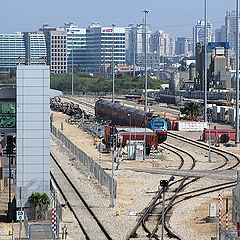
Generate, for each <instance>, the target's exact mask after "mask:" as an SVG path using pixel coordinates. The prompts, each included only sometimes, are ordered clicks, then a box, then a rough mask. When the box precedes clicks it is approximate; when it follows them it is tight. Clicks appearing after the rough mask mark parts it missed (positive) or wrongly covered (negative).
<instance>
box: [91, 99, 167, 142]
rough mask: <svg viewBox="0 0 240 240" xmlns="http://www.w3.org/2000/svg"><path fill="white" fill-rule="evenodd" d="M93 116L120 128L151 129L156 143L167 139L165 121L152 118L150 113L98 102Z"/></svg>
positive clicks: (102, 101)
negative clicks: (156, 136) (156, 137)
mask: <svg viewBox="0 0 240 240" xmlns="http://www.w3.org/2000/svg"><path fill="white" fill-rule="evenodd" d="M95 115H96V117H97V118H100V119H104V120H111V121H112V122H113V123H114V124H116V125H120V126H134V127H147V128H151V129H152V130H153V131H155V132H156V134H157V135H158V143H162V142H164V141H165V140H166V139H167V123H166V121H165V120H164V119H162V118H154V117H153V114H152V113H150V112H145V111H143V110H140V109H136V108H131V107H126V106H123V105H120V104H117V103H112V102H108V101H105V100H98V101H97V102H96V103H95Z"/></svg>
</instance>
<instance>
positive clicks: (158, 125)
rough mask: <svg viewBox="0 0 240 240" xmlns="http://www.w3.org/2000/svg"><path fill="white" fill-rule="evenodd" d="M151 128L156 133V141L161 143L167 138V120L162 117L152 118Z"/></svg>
mask: <svg viewBox="0 0 240 240" xmlns="http://www.w3.org/2000/svg"><path fill="white" fill-rule="evenodd" d="M151 129H152V130H154V131H155V132H156V134H157V135H158V142H159V143H163V142H164V141H166V140H167V122H166V121H165V120H164V119H163V118H153V119H152V121H151Z"/></svg>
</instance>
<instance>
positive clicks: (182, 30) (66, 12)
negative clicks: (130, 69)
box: [0, 0, 235, 37]
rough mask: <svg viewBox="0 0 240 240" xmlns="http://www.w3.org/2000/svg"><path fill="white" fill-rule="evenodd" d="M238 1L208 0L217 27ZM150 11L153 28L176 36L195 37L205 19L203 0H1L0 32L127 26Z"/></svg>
mask: <svg viewBox="0 0 240 240" xmlns="http://www.w3.org/2000/svg"><path fill="white" fill-rule="evenodd" d="M234 8H235V0H208V18H209V19H210V20H211V22H212V23H213V26H214V28H215V29H216V28H218V27H219V26H220V25H223V23H224V17H225V11H226V10H232V9H234ZM144 9H148V10H149V11H150V13H149V14H148V17H147V22H148V23H149V24H151V26H152V30H156V29H163V30H164V31H165V32H166V33H169V34H170V35H171V36H173V37H181V36H186V37H187V36H192V26H193V25H194V24H195V23H196V21H197V20H199V19H203V10H204V0H118V1H116V0H115V1H114V0H82V1H81V0H66V1H63V0H40V1H36V0H12V1H1V14H0V33H13V32H16V31H35V30H37V29H38V28H39V27H41V26H42V24H44V23H49V24H50V26H62V25H63V24H64V22H73V23H74V24H75V25H78V26H81V27H87V26H88V25H89V24H90V23H92V22H99V23H101V24H102V25H105V26H108V25H110V24H112V23H116V24H117V26H127V25H128V24H129V23H134V24H135V23H141V22H142V21H143V16H144V15H143V13H142V10H144Z"/></svg>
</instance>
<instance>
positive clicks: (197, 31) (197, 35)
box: [193, 20, 213, 54]
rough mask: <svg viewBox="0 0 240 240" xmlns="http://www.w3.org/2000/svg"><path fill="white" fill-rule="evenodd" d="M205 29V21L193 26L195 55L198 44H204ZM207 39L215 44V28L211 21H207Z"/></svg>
mask: <svg viewBox="0 0 240 240" xmlns="http://www.w3.org/2000/svg"><path fill="white" fill-rule="evenodd" d="M204 28H205V20H199V21H198V22H197V24H196V25H195V26H193V52H194V54H195V47H196V44H197V43H199V42H200V43H201V44H204ZM206 29H207V31H206V39H207V43H208V42H213V26H212V24H211V23H210V21H209V20H207V28H206Z"/></svg>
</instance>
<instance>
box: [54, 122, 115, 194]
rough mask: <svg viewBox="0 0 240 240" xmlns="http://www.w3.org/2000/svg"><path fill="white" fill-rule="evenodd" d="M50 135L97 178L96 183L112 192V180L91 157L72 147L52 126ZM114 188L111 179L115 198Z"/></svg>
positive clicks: (74, 146)
mask: <svg viewBox="0 0 240 240" xmlns="http://www.w3.org/2000/svg"><path fill="white" fill-rule="evenodd" d="M51 132H52V134H53V135H54V136H55V137H56V138H58V139H59V140H60V141H61V142H62V143H63V144H64V145H65V147H66V148H68V149H69V150H70V151H71V153H72V154H73V155H75V156H76V157H77V158H78V159H79V160H80V161H81V163H82V164H83V165H84V166H85V167H87V168H88V169H89V171H90V172H91V173H92V174H93V175H94V176H95V177H96V178H97V180H98V182H99V183H100V184H101V185H102V186H104V187H106V188H107V189H108V191H109V192H110V193H111V192H112V178H111V176H110V175H109V174H108V173H106V172H105V171H104V170H103V169H102V168H101V166H100V165H99V164H98V163H96V162H94V161H93V159H92V158H91V157H89V156H88V155H87V154H86V153H85V152H83V151H82V150H81V149H79V148H78V147H77V146H76V145H74V144H73V143H72V142H71V141H70V140H69V139H68V138H67V137H66V136H65V135H64V134H62V133H61V132H60V131H59V130H58V129H56V128H55V127H54V126H53V125H52V126H51ZM116 188H117V183H116V181H115V179H113V193H114V196H115V198H116Z"/></svg>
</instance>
